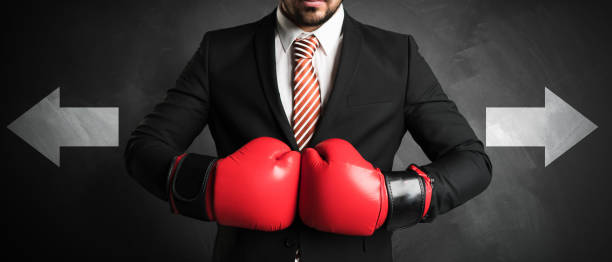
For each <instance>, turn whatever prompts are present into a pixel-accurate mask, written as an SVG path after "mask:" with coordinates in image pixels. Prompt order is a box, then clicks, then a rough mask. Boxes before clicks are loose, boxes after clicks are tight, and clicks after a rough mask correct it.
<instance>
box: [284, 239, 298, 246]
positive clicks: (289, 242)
mask: <svg viewBox="0 0 612 262" xmlns="http://www.w3.org/2000/svg"><path fill="white" fill-rule="evenodd" d="M295 244H297V241H296V240H295V239H292V238H287V239H285V246H286V247H294V246H295Z"/></svg>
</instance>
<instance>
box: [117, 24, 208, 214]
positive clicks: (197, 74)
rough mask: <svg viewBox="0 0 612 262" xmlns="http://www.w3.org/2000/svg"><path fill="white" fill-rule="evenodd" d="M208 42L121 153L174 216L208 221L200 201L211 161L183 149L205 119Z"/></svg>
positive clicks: (133, 174)
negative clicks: (166, 202) (178, 214)
mask: <svg viewBox="0 0 612 262" xmlns="http://www.w3.org/2000/svg"><path fill="white" fill-rule="evenodd" d="M208 43H209V36H208V34H205V35H204V37H203V39H202V41H201V43H200V46H199V48H198V50H197V51H196V52H195V54H194V55H193V56H192V57H191V59H190V61H189V63H188V64H187V66H186V67H185V68H184V70H183V71H182V73H181V75H180V77H179V78H178V80H177V81H176V84H175V86H174V87H173V88H171V89H169V90H168V91H167V93H166V97H165V98H164V100H163V101H162V102H161V103H159V104H157V105H156V106H155V108H154V109H153V112H151V113H150V114H148V115H147V116H146V117H145V118H144V120H142V122H140V124H139V125H138V126H137V127H136V129H135V130H134V131H133V132H132V134H131V136H130V138H129V140H128V143H127V146H126V150H125V163H126V168H127V171H128V173H129V175H130V176H131V177H133V178H134V179H135V180H136V181H137V182H138V183H139V184H140V185H142V186H143V187H144V188H145V189H147V190H148V191H149V192H150V193H152V194H153V195H155V196H157V197H158V198H160V199H162V200H166V201H169V203H170V206H171V210H172V211H173V212H174V213H180V214H183V215H186V216H189V217H193V218H197V219H200V220H210V218H209V217H208V216H207V215H206V211H205V208H206V204H205V201H204V199H205V195H206V192H205V191H206V190H205V189H206V186H207V183H208V182H209V181H208V180H209V179H208V178H209V177H210V176H209V174H210V173H211V170H212V168H213V166H214V165H213V164H214V162H215V157H213V156H207V155H201V154H194V153H189V154H185V153H184V151H185V150H186V149H187V147H188V146H189V145H190V144H191V143H192V141H193V139H195V137H196V136H197V135H199V134H200V132H201V131H202V129H203V128H204V127H205V126H206V124H207V120H208V112H209V107H210V96H209V88H210V87H209V81H208V66H207V61H208Z"/></svg>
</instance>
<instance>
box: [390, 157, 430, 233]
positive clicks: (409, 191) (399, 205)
mask: <svg viewBox="0 0 612 262" xmlns="http://www.w3.org/2000/svg"><path fill="white" fill-rule="evenodd" d="M384 175H385V182H386V185H387V194H388V196H389V212H388V215H387V221H386V224H387V225H386V227H387V229H389V230H395V229H399V228H404V227H409V226H412V225H415V224H417V223H419V222H421V221H422V219H423V218H424V217H425V216H426V213H427V209H428V208H429V202H430V201H431V194H432V190H431V181H429V177H428V176H427V175H426V174H425V173H423V172H422V171H421V170H420V169H419V168H418V167H417V166H415V165H411V166H410V167H409V168H408V169H407V170H406V171H390V172H384Z"/></svg>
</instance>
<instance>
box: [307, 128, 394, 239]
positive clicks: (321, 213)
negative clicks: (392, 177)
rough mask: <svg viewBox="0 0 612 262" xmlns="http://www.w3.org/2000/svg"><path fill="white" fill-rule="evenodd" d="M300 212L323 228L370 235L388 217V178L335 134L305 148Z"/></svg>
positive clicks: (314, 225) (333, 231)
mask: <svg viewBox="0 0 612 262" xmlns="http://www.w3.org/2000/svg"><path fill="white" fill-rule="evenodd" d="M301 161H302V163H301V178H300V198H299V199H300V200H299V214H300V218H301V219H302V221H303V222H304V224H306V225H308V226H310V227H312V228H315V229H317V230H320V231H325V232H331V233H336V234H343V235H356V236H369V235H372V234H373V233H374V231H375V230H376V229H378V228H379V227H380V226H381V225H382V224H383V223H384V222H385V219H386V217H387V209H388V199H387V189H386V186H385V178H384V175H383V174H382V173H381V171H380V169H378V168H374V167H373V166H372V164H370V163H369V162H368V161H366V160H365V159H363V157H362V156H361V155H360V154H359V152H358V151H357V150H356V149H355V148H354V147H353V145H351V144H350V143H349V142H348V141H346V140H342V139H338V138H332V139H327V140H325V141H323V142H321V143H319V144H317V145H316V146H315V148H314V149H313V148H306V149H305V150H304V151H303V152H302V160H301Z"/></svg>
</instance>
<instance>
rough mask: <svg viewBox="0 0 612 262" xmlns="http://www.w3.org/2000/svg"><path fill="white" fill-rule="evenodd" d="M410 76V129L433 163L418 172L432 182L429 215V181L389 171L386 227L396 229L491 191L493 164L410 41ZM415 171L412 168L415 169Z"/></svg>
mask: <svg viewBox="0 0 612 262" xmlns="http://www.w3.org/2000/svg"><path fill="white" fill-rule="evenodd" d="M408 38H409V55H410V57H409V67H410V68H409V75H408V86H407V91H406V97H405V99H406V100H405V107H404V116H405V123H406V128H407V130H408V131H409V132H410V133H411V135H412V137H413V138H414V140H415V141H416V142H417V143H418V144H419V146H420V147H421V148H422V149H423V151H424V152H425V154H426V155H427V157H428V158H429V159H430V160H431V161H432V162H431V163H430V164H428V165H424V166H421V167H419V169H420V170H422V171H423V172H424V173H425V174H426V175H427V176H429V177H430V178H431V179H432V181H433V192H432V194H431V204H430V206H429V209H428V211H427V213H426V215H425V216H422V213H421V212H423V209H424V192H423V191H424V186H423V182H424V180H423V179H422V177H420V176H418V174H416V172H414V171H413V170H411V169H410V168H408V169H406V170H404V171H391V172H386V173H385V176H386V178H387V187H388V191H389V195H390V197H391V198H390V199H391V201H390V202H391V203H390V210H391V214H390V215H389V216H388V220H387V227H388V228H389V229H396V228H401V227H406V226H410V225H414V224H416V223H418V222H431V221H432V220H433V219H434V218H435V217H436V216H438V215H440V214H444V213H446V212H448V211H449V210H451V209H453V208H455V207H457V206H459V205H461V204H463V203H465V202H466V201H468V200H469V199H471V198H473V197H475V196H476V195H478V194H479V193H481V192H482V191H484V190H485V188H486V187H488V185H489V183H490V181H491V162H490V160H489V157H488V156H487V155H486V153H485V152H484V146H483V144H482V142H481V141H480V140H478V138H477V137H476V135H475V134H474V132H473V130H472V128H471V127H470V126H469V124H468V123H467V121H466V119H465V118H464V117H463V116H462V115H461V113H459V111H458V110H457V106H456V105H455V103H454V102H453V101H451V100H449V98H448V97H447V96H446V94H445V93H444V91H443V90H442V88H441V87H440V84H439V83H438V80H437V79H436V77H435V76H434V74H433V72H432V70H431V68H430V67H429V65H428V64H427V63H426V62H425V60H424V59H423V57H422V56H421V55H420V54H419V52H418V46H417V44H416V42H415V41H414V39H413V38H412V36H409V37H408ZM411 166H413V165H411Z"/></svg>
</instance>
